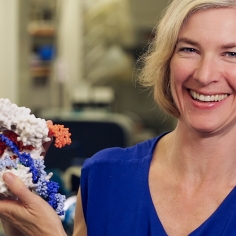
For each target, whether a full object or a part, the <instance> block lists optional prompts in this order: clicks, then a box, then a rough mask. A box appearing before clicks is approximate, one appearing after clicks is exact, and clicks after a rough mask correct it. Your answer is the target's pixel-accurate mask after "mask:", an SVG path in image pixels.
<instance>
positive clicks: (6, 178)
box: [2, 173, 14, 184]
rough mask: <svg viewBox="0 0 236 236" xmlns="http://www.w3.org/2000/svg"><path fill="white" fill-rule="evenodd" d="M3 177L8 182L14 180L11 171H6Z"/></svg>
mask: <svg viewBox="0 0 236 236" xmlns="http://www.w3.org/2000/svg"><path fill="white" fill-rule="evenodd" d="M2 178H3V181H4V182H5V183H6V184H11V183H12V182H13V181H14V176H13V174H11V173H5V174H4V175H3V177H2Z"/></svg>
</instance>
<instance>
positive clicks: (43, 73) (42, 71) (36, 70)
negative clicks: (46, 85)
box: [30, 66, 51, 77]
mask: <svg viewBox="0 0 236 236" xmlns="http://www.w3.org/2000/svg"><path fill="white" fill-rule="evenodd" d="M30 71H31V75H32V76H33V77H48V76H50V72H51V68H50V67H49V66H37V67H32V68H31V69H30Z"/></svg>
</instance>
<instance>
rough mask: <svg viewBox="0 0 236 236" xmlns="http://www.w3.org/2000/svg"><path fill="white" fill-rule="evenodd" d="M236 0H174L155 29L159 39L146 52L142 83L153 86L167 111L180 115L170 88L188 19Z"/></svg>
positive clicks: (160, 105) (159, 101)
mask: <svg viewBox="0 0 236 236" xmlns="http://www.w3.org/2000/svg"><path fill="white" fill-rule="evenodd" d="M235 6H236V0H173V1H172V2H171V4H170V5H169V7H168V8H167V10H166V11H165V14H164V16H163V18H162V19H161V21H160V22H159V24H158V25H157V27H156V29H155V33H156V36H155V40H154V41H153V43H152V44H151V45H150V48H149V50H148V53H147V54H146V55H145V56H144V58H143V60H144V67H143V69H142V71H141V75H140V83H141V84H142V85H144V86H147V87H152V89H153V96H154V99H155V101H156V102H157V104H158V105H159V107H160V108H161V109H162V110H164V111H165V112H166V113H168V114H170V115H172V116H174V117H178V116H179V110H178V108H177V107H176V105H175V103H174V100H173V97H172V94H171V88H170V67H169V65H170V60H171V58H172V55H173V53H174V50H175V45H176V42H177V39H178V35H179V32H180V30H181V27H182V25H183V24H184V22H185V21H186V20H187V19H188V17H190V16H191V15H192V14H194V13H195V12H196V11H199V10H204V9H211V8H225V7H235Z"/></svg>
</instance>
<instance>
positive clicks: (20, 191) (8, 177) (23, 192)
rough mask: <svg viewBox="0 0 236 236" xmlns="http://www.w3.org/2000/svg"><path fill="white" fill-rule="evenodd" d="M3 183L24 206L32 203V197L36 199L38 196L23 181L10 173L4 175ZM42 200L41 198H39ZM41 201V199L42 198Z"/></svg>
mask: <svg viewBox="0 0 236 236" xmlns="http://www.w3.org/2000/svg"><path fill="white" fill-rule="evenodd" d="M3 181H4V182H5V184H6V185H7V187H8V189H9V190H10V191H11V192H12V193H13V194H14V195H15V196H16V197H17V198H19V199H20V200H21V202H22V203H23V204H26V205H28V204H29V203H31V202H32V199H33V198H32V196H34V197H36V194H34V193H32V192H31V191H30V190H29V189H28V188H27V187H26V186H25V185H24V183H23V182H22V181H21V179H20V178H18V177H17V176H15V175H14V174H12V173H10V172H6V173H5V174H4V175H3ZM39 198H40V197H39ZM40 199H41V198H40Z"/></svg>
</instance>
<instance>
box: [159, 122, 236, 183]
mask: <svg viewBox="0 0 236 236" xmlns="http://www.w3.org/2000/svg"><path fill="white" fill-rule="evenodd" d="M235 133H236V130H235V131H233V132H228V133H226V132H225V134H224V133H221V134H214V135H206V134H199V133H197V132H195V131H191V130H189V129H188V130H187V128H185V127H182V126H181V124H179V123H178V124H177V127H176V129H175V130H174V131H173V132H171V133H169V134H168V135H166V136H165V137H164V138H163V139H162V140H160V144H161V145H160V148H157V152H158V154H157V155H156V156H157V157H158V156H159V154H160V153H159V151H160V152H161V153H163V154H164V155H160V156H162V157H163V160H161V159H160V160H159V161H163V164H165V165H168V168H172V170H173V173H174V174H175V175H176V177H177V178H180V179H181V182H183V180H184V181H186V182H188V183H189V184H202V183H211V182H215V181H217V182H218V184H220V183H222V184H224V183H226V182H227V183H229V184H233V185H236V137H235V135H233V134H235ZM158 146H159V145H158Z"/></svg>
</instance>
